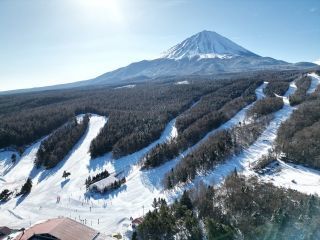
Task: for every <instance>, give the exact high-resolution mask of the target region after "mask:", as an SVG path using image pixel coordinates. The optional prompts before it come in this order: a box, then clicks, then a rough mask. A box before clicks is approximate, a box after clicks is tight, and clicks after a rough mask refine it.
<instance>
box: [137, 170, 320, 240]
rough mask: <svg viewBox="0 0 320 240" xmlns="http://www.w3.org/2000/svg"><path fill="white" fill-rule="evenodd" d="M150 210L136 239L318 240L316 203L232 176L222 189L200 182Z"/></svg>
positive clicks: (319, 220) (318, 201)
mask: <svg viewBox="0 0 320 240" xmlns="http://www.w3.org/2000/svg"><path fill="white" fill-rule="evenodd" d="M153 207H154V210H153V211H152V212H149V213H147V214H146V216H145V218H144V221H143V223H142V224H141V225H140V226H139V227H138V230H137V235H138V237H139V239H146V240H151V239H152V240H157V239H159V240H160V239H176V238H177V237H178V236H179V239H190V240H191V239H193V240H196V239H199V240H200V239H203V237H206V239H210V240H211V239H212V240H213V239H230V240H232V239H238V238H240V239H317V238H318V237H319V236H320V230H319V228H318V225H319V223H320V199H319V198H318V197H316V196H308V195H304V194H301V193H298V192H296V191H293V190H287V189H284V188H277V187H275V186H273V185H272V184H269V183H262V182H260V181H258V180H257V179H256V178H250V179H247V178H245V177H243V176H241V175H238V174H237V172H234V173H233V174H232V175H231V176H229V177H228V178H227V179H226V180H225V182H224V183H223V184H222V186H220V187H218V188H215V187H211V186H209V187H208V186H205V185H203V184H199V185H198V186H196V187H195V188H193V189H192V190H191V191H189V192H184V193H183V195H182V197H181V199H180V200H179V201H177V202H175V203H174V204H173V205H171V206H168V205H167V204H166V202H165V201H164V200H161V199H160V200H155V201H154V204H153Z"/></svg>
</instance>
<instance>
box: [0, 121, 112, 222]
mask: <svg viewBox="0 0 320 240" xmlns="http://www.w3.org/2000/svg"><path fill="white" fill-rule="evenodd" d="M106 121H107V120H106V118H104V117H100V116H96V115H92V116H91V117H90V121H89V126H88V129H87V132H86V133H85V135H84V136H83V137H82V138H81V139H80V141H79V142H78V143H77V144H76V145H75V146H74V148H73V149H72V150H71V152H70V153H69V154H68V156H67V157H66V158H65V159H64V160H63V161H62V162H60V163H59V164H58V165H57V166H56V167H55V168H53V169H50V170H44V169H42V168H40V169H36V168H34V160H35V158H36V153H37V150H38V148H39V146H40V144H41V140H40V141H38V142H37V143H36V144H34V145H32V146H31V147H30V148H29V149H27V151H26V153H25V154H24V155H23V156H22V157H21V160H20V161H19V162H18V163H17V165H16V166H15V168H14V171H13V170H12V171H10V172H9V173H8V174H7V175H6V176H5V177H4V179H5V182H4V184H5V187H7V188H8V189H10V190H14V188H15V187H16V186H19V187H21V185H22V184H23V183H24V181H25V179H26V178H27V177H31V178H32V180H33V187H32V190H31V193H30V194H29V195H27V196H26V197H15V198H13V199H11V200H10V201H8V202H6V203H4V204H2V205H0V208H1V209H7V210H8V211H10V213H11V214H10V215H8V214H6V212H4V214H1V217H0V225H2V224H4V225H7V224H9V223H10V224H11V226H13V227H14V226H17V227H26V226H28V225H29V223H30V221H31V222H35V221H36V220H39V219H46V218H48V217H49V216H51V217H57V216H59V215H57V214H55V213H54V207H55V205H54V203H55V201H56V197H57V195H59V194H61V193H62V194H64V193H63V191H62V189H63V188H64V187H65V191H64V192H67V194H68V195H70V194H73V192H75V193H76V191H74V188H75V189H78V188H79V186H83V182H82V181H84V180H85V179H84V178H83V175H85V177H87V175H88V172H87V168H86V162H85V160H87V163H88V162H89V160H90V155H89V153H88V150H89V146H90V143H91V141H92V139H93V138H95V137H96V135H97V134H98V133H99V131H100V129H101V128H102V127H103V125H104V124H105V123H106ZM67 160H70V161H67ZM79 163H80V164H79ZM83 168H84V169H85V170H86V171H85V172H83ZM64 170H68V171H71V172H72V174H71V176H70V181H69V182H70V184H69V185H68V182H63V179H62V173H63V171H64ZM81 174H83V175H82V177H81V178H77V176H81ZM71 179H72V180H73V181H71ZM4 184H3V185H4ZM2 187H3V186H2ZM82 188H83V187H82ZM82 194H83V192H82ZM45 208H47V209H46V210H47V211H48V212H45V211H43V213H42V211H40V209H45ZM52 208H53V209H52ZM50 209H52V212H50ZM13 214H15V215H16V216H21V218H22V220H21V221H17V220H16V219H14V218H12V216H13Z"/></svg>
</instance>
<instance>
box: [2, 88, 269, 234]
mask: <svg viewBox="0 0 320 240" xmlns="http://www.w3.org/2000/svg"><path fill="white" fill-rule="evenodd" d="M265 85H266V83H265V84H263V85H262V86H260V87H259V88H258V89H257V91H256V93H257V96H258V98H260V97H262V96H261V94H262V89H263V88H264V87H265ZM259 96H260V97H259ZM195 105H196V103H195V104H193V105H192V107H193V106H195ZM245 109H248V108H245ZM245 112H246V110H242V111H240V112H239V113H238V114H237V115H236V116H235V117H234V118H233V119H231V120H230V121H228V122H227V123H226V124H224V125H223V126H221V128H220V129H222V128H223V127H227V126H232V125H233V124H238V122H239V121H242V120H243V119H244V118H245ZM106 121H107V119H106V118H104V117H101V116H97V115H92V116H91V117H90V122H89V127H88V130H87V133H86V134H85V136H83V138H82V139H81V140H80V141H79V143H78V144H77V145H76V146H75V147H74V148H73V150H72V151H71V153H70V154H69V156H67V157H66V158H65V160H63V162H62V163H60V164H59V165H58V166H57V167H56V168H54V169H52V170H44V169H34V168H33V161H34V159H35V154H36V152H37V150H38V148H39V145H40V143H41V140H40V141H39V142H37V143H35V144H34V145H32V146H31V147H30V148H29V149H28V150H27V151H26V153H24V154H23V156H22V157H21V159H20V161H19V162H18V163H17V164H16V166H15V167H14V171H12V170H11V171H10V172H8V173H7V174H4V176H3V179H4V181H5V182H2V183H0V187H1V189H2V188H4V187H6V188H9V189H10V190H12V189H13V188H20V187H21V185H22V184H23V183H24V181H25V180H26V178H27V177H28V176H30V177H31V178H32V179H33V188H32V191H31V193H30V194H29V195H28V196H27V197H26V198H24V199H23V198H22V199H21V198H14V199H12V200H10V201H9V202H7V203H5V204H3V205H1V206H0V207H1V212H2V214H1V218H0V225H1V224H6V225H9V226H11V227H17V228H19V227H27V226H29V225H30V224H31V223H34V222H36V221H39V220H43V219H47V218H50V217H57V216H66V217H71V218H73V219H76V220H78V221H79V220H80V219H87V222H88V223H89V226H91V227H93V228H95V229H97V230H99V231H101V232H103V233H106V234H110V233H112V232H121V233H125V232H126V231H127V230H128V229H130V227H129V225H130V217H131V216H132V217H133V218H136V217H140V216H142V215H143V213H145V212H147V211H148V210H150V209H151V204H152V202H153V199H154V198H155V197H164V198H168V196H169V195H170V193H168V192H166V191H164V190H163V186H162V180H163V177H164V175H165V174H166V173H167V172H168V171H170V169H171V168H172V167H173V166H174V165H175V164H176V163H177V162H178V161H179V159H181V157H182V156H183V155H184V154H186V153H188V152H189V151H190V150H191V149H193V148H190V149H189V150H187V151H186V152H185V153H184V154H182V155H180V156H179V157H178V158H177V159H175V160H173V161H170V162H167V163H166V164H164V165H162V166H160V167H158V168H155V169H151V170H146V171H141V170H140V166H139V161H140V160H141V159H142V157H143V156H144V155H145V154H146V153H147V152H148V151H150V150H151V149H152V148H153V147H155V146H156V145H157V144H159V143H163V142H165V141H169V140H170V139H172V138H175V137H177V129H176V127H175V119H173V120H172V121H170V122H169V123H168V125H167V126H166V128H165V130H164V131H163V133H162V135H161V137H160V138H159V139H158V140H157V141H155V142H153V143H152V144H150V145H149V146H147V147H146V148H144V149H142V150H140V151H138V152H136V153H133V154H131V155H128V156H125V157H123V158H120V159H113V158H112V156H111V154H106V155H105V156H103V157H100V158H97V159H90V155H89V153H88V150H89V146H90V143H91V141H92V139H94V138H95V137H96V136H97V134H98V133H99V131H100V129H101V128H102V127H103V126H104V124H105V123H106ZM211 134H213V131H212V132H211ZM209 135H210V133H209V134H208V135H207V136H206V137H205V138H207V137H208V136H209ZM205 138H204V139H203V140H202V141H204V140H205ZM202 141H200V142H202ZM200 142H199V144H200ZM196 146H198V145H196ZM196 146H195V147H196ZM9 155H10V153H7V156H9ZM104 169H107V170H108V171H109V172H113V173H119V172H124V174H125V175H126V176H127V177H126V179H127V182H126V183H125V184H124V185H122V186H121V187H120V188H119V189H118V190H116V191H113V192H111V193H109V194H105V195H99V194H96V193H93V194H91V196H89V195H86V189H85V186H84V182H85V179H86V178H87V177H88V175H89V174H90V175H91V176H92V175H93V174H96V173H98V172H100V171H102V170H104ZM64 170H66V171H68V172H70V173H71V175H70V178H69V179H67V180H64V179H62V173H63V171H64ZM11 172H12V175H10V173H11ZM58 196H59V197H60V199H61V200H60V202H59V203H57V199H58ZM89 197H90V198H89ZM98 219H99V224H98ZM91 222H92V223H91ZM91 224H92V225H91Z"/></svg>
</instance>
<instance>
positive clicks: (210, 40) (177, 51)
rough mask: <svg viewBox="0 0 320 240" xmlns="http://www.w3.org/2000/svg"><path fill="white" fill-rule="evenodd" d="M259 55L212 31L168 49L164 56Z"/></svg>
mask: <svg viewBox="0 0 320 240" xmlns="http://www.w3.org/2000/svg"><path fill="white" fill-rule="evenodd" d="M234 56H257V55H256V54H254V53H252V52H250V51H248V50H247V49H245V48H243V47H241V46H239V45H238V44H236V43H234V42H232V41H231V40H229V39H227V38H225V37H223V36H221V35H220V34H218V33H216V32H212V31H202V32H199V33H197V34H195V35H193V36H191V37H189V38H187V39H185V40H184V41H182V42H181V43H179V44H177V45H175V46H174V47H172V48H170V49H169V50H168V51H166V52H165V53H164V55H163V58H170V59H182V58H193V57H198V58H221V59H226V58H232V57H234Z"/></svg>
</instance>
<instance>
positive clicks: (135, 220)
mask: <svg viewBox="0 0 320 240" xmlns="http://www.w3.org/2000/svg"><path fill="white" fill-rule="evenodd" d="M142 222H143V218H142V217H138V218H136V219H134V220H132V224H134V225H139V224H141V223H142Z"/></svg>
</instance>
